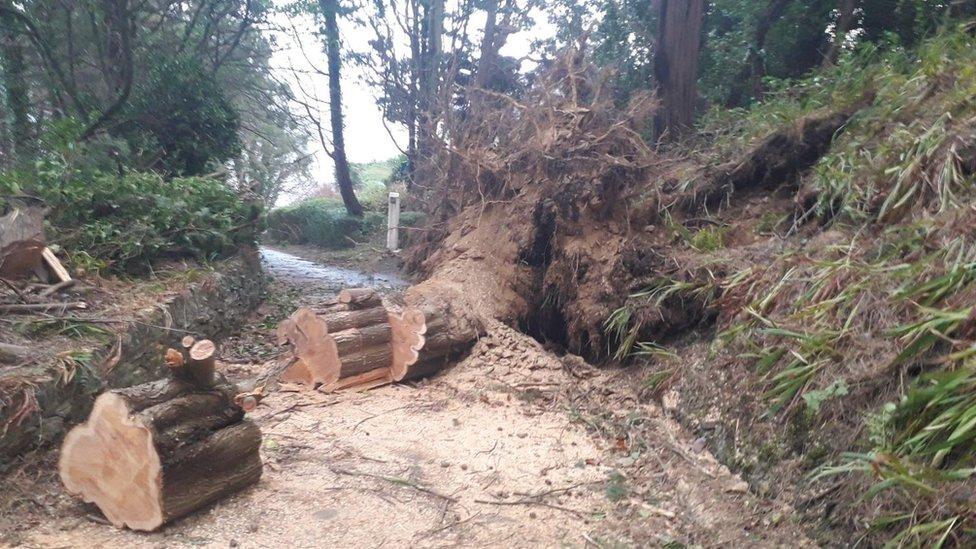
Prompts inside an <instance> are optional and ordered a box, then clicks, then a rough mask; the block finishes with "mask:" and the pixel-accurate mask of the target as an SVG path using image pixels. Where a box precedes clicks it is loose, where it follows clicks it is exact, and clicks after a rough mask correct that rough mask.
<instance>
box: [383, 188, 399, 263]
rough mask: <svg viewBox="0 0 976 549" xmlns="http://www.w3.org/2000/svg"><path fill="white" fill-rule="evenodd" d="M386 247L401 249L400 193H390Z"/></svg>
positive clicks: (394, 249) (393, 249)
mask: <svg viewBox="0 0 976 549" xmlns="http://www.w3.org/2000/svg"><path fill="white" fill-rule="evenodd" d="M386 248H387V249H388V250H390V251H391V252H395V251H397V250H399V249H400V193H390V206H389V210H388V211H387V217H386Z"/></svg>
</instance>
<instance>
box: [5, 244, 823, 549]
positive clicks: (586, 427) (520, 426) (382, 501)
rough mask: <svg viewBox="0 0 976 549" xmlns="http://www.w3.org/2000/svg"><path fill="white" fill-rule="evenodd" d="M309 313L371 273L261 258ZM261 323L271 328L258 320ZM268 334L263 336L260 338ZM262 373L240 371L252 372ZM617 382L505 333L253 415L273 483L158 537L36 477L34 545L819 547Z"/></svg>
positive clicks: (388, 282) (234, 369) (387, 282)
mask: <svg viewBox="0 0 976 549" xmlns="http://www.w3.org/2000/svg"><path fill="white" fill-rule="evenodd" d="M263 256H264V259H265V262H266V265H267V268H268V271H269V272H270V274H271V275H272V276H273V277H275V282H274V284H275V285H276V286H277V288H276V290H283V289H287V290H289V291H291V292H292V293H295V290H296V289H297V290H298V292H297V293H298V295H299V297H298V300H299V303H298V304H306V303H308V304H311V303H316V302H320V301H321V300H322V299H324V298H325V297H326V294H328V293H329V292H335V291H337V290H338V289H339V288H340V287H342V286H345V285H357V286H358V285H376V286H379V287H381V288H387V289H394V288H397V287H400V286H402V285H404V284H405V282H404V281H403V280H402V279H400V278H399V277H396V276H395V275H385V274H384V275H376V274H366V273H360V272H356V271H350V270H348V269H339V268H336V267H330V266H326V265H323V264H319V263H315V262H313V261H308V260H305V259H302V258H299V257H296V256H294V255H290V254H287V253H285V252H282V251H277V250H271V249H264V250H263ZM258 322H260V319H258ZM266 330H267V329H266ZM264 367H265V365H262V364H228V365H225V368H226V371H228V372H231V373H232V374H233V375H234V376H241V377H247V376H250V375H254V374H256V373H258V372H259V371H261V370H262V369H263V368H264ZM622 374H623V373H622V372H620V371H616V372H609V371H601V370H598V369H596V368H593V367H590V366H588V365H586V364H585V363H583V362H582V361H580V360H578V359H575V358H557V357H555V356H553V355H551V354H549V353H547V352H546V351H545V350H543V349H542V348H541V347H540V346H539V345H538V344H537V343H535V342H534V341H532V340H531V339H528V338H526V337H525V336H523V335H522V334H519V333H517V332H515V331H513V330H510V329H507V328H505V327H502V326H499V327H496V329H494V330H492V335H491V336H490V337H487V338H485V339H483V340H482V341H480V342H479V343H478V344H477V345H476V346H475V348H474V349H473V350H472V352H471V355H470V356H469V357H468V358H466V359H465V360H463V361H462V362H461V363H459V364H457V365H456V366H454V367H453V368H451V369H449V370H447V371H446V372H443V373H442V374H440V375H439V376H437V377H435V378H433V379H431V380H427V381H423V382H421V383H419V384H410V385H395V386H387V387H382V388H378V389H375V390H372V391H369V392H365V393H340V394H321V393H317V392H298V391H281V392H277V393H275V394H273V395H271V396H270V397H269V398H267V399H266V400H265V402H264V403H263V405H262V406H261V407H259V408H258V410H256V411H255V413H254V414H253V417H254V419H255V420H256V421H257V423H258V424H259V425H260V426H261V429H262V431H263V432H264V435H265V442H264V447H263V450H262V453H263V458H264V461H265V474H264V477H263V478H262V480H261V482H260V483H259V484H258V485H257V486H255V487H254V488H252V489H249V490H247V491H245V492H243V493H241V494H238V495H236V496H234V497H232V498H230V499H228V500H225V501H222V502H220V503H218V504H217V505H215V506H214V507H213V508H211V509H210V510H207V511H204V512H202V513H197V514H194V515H192V516H190V517H187V518H185V519H183V520H180V521H178V522H176V523H175V524H172V525H170V526H168V527H166V528H165V529H163V530H162V531H161V532H158V533H153V534H143V533H134V532H130V531H122V530H116V529H114V528H112V527H110V526H107V525H105V524H102V523H100V522H98V518H97V516H98V513H97V511H95V510H93V509H92V508H90V507H86V506H84V505H82V504H80V503H78V502H76V501H74V500H72V499H70V498H67V497H66V496H64V495H62V494H60V492H59V488H58V486H57V485H56V481H55V480H54V479H53V478H46V479H42V480H39V481H38V486H37V490H38V492H37V493H39V494H56V495H54V496H51V497H53V498H54V499H53V500H49V499H47V497H46V496H41V497H42V502H43V505H42V507H43V508H44V512H42V513H40V514H39V515H35V516H32V517H26V518H25V520H33V521H34V522H35V523H36V524H34V525H32V526H31V527H30V528H29V529H26V530H25V531H24V532H22V534H21V537H20V539H19V543H21V544H22V546H25V547H69V546H71V547H154V548H155V547H160V548H161V547H190V546H196V547H199V546H205V547H282V546H288V547H383V546H385V547H407V546H410V547H447V546H464V547H469V546H470V547H475V546H482V547H539V546H543V547H552V546H574V547H584V546H594V547H604V546H606V547H611V546H612V547H617V546H648V545H650V546H655V545H663V544H667V543H671V542H680V543H697V544H701V545H704V546H735V545H749V546H770V547H772V546H785V545H788V546H791V547H796V546H808V545H811V544H810V543H809V541H807V540H806V539H805V538H803V537H802V535H800V534H799V533H798V529H797V527H796V526H795V525H794V524H792V523H791V521H790V518H789V517H790V511H789V509H787V508H784V507H783V506H781V505H777V504H775V503H772V502H768V501H763V500H760V499H757V498H755V497H754V496H752V495H751V494H749V493H748V491H747V490H746V487H745V485H744V483H743V482H742V481H741V480H739V479H738V478H736V477H735V476H733V475H731V474H730V473H729V472H728V471H727V470H726V469H725V468H724V467H723V466H721V465H719V464H718V463H717V462H716V461H715V460H714V458H712V456H711V455H710V454H709V453H708V451H707V449H704V448H703V447H702V445H701V444H700V443H699V442H697V441H695V440H694V439H693V438H692V437H689V436H688V435H687V434H686V433H684V432H682V431H681V429H680V428H679V427H678V426H677V425H676V424H675V423H674V422H673V421H671V420H670V419H668V418H666V417H664V415H663V414H662V413H661V411H660V410H659V409H658V408H657V407H656V406H655V405H653V404H644V403H639V402H638V401H637V400H636V399H635V398H634V395H633V392H632V391H631V390H630V389H629V386H630V385H629V384H628V383H624V382H623V381H624V380H625V376H623V375H622Z"/></svg>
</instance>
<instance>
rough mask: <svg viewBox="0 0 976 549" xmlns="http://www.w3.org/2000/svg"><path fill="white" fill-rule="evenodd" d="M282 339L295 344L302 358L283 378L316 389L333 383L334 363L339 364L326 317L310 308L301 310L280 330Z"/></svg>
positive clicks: (293, 345)
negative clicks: (315, 387) (317, 386)
mask: <svg viewBox="0 0 976 549" xmlns="http://www.w3.org/2000/svg"><path fill="white" fill-rule="evenodd" d="M278 333H279V340H281V339H284V340H285V341H286V342H287V343H289V344H290V345H291V348H292V354H293V355H294V356H295V358H297V359H298V361H296V362H295V363H294V364H293V365H292V366H290V367H289V368H288V369H287V370H285V372H284V374H283V375H282V380H283V381H288V382H293V383H304V384H307V385H311V386H316V385H319V384H322V383H332V382H333V381H335V379H336V378H335V376H334V375H333V373H332V369H333V368H332V366H331V365H332V364H335V363H336V362H337V361H338V356H337V353H336V345H335V341H333V340H332V338H330V337H328V335H329V329H328V327H327V324H326V321H325V319H324V318H322V317H320V316H319V315H317V314H315V312H314V311H312V310H311V309H309V308H307V307H301V308H299V309H298V310H297V311H295V313H294V314H292V316H291V317H289V318H288V319H287V320H286V321H285V322H282V325H280V326H279V327H278Z"/></svg>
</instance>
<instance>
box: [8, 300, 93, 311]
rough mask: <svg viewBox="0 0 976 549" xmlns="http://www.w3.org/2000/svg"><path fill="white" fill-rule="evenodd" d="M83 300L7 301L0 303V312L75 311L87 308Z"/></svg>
mask: <svg viewBox="0 0 976 549" xmlns="http://www.w3.org/2000/svg"><path fill="white" fill-rule="evenodd" d="M87 308H88V304H87V303H85V302H84V301H70V302H69V301H55V302H51V303H7V304H0V312H4V313H33V312H38V311H54V310H61V311H76V310H80V309H87Z"/></svg>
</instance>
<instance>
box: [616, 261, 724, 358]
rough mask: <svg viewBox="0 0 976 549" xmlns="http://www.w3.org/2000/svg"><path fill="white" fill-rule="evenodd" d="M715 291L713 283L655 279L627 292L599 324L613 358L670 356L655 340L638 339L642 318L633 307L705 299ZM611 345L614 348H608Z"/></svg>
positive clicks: (707, 300)
mask: <svg viewBox="0 0 976 549" xmlns="http://www.w3.org/2000/svg"><path fill="white" fill-rule="evenodd" d="M716 292H717V288H716V287H715V286H714V285H713V284H708V283H701V282H694V281H682V280H674V279H670V278H658V279H656V280H654V281H652V282H651V283H650V284H649V285H648V286H647V288H645V289H643V290H641V291H639V292H637V293H634V294H631V295H630V296H629V297H628V299H627V302H626V303H625V304H624V305H622V306H621V307H618V308H617V309H615V310H614V311H613V312H612V313H610V316H609V317H607V320H606V321H604V324H603V329H604V333H605V334H606V335H607V336H608V337H607V341H608V343H609V344H610V345H611V348H610V349H609V351H610V352H611V355H612V357H613V359H614V360H620V361H622V360H626V359H627V358H630V357H634V356H643V357H662V356H664V357H673V356H674V353H671V352H670V351H668V350H667V349H666V348H665V347H663V346H662V345H660V344H659V343H657V342H654V341H638V338H639V337H640V332H641V329H642V328H643V327H644V321H643V320H642V318H641V315H639V314H638V313H637V310H638V309H639V308H646V307H648V306H651V307H655V308H661V307H666V306H669V305H670V302H671V301H672V300H678V301H694V300H703V301H705V302H709V301H711V300H713V299H714V298H715V296H716ZM614 344H615V345H616V347H615V348H614V347H612V346H613V345H614Z"/></svg>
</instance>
